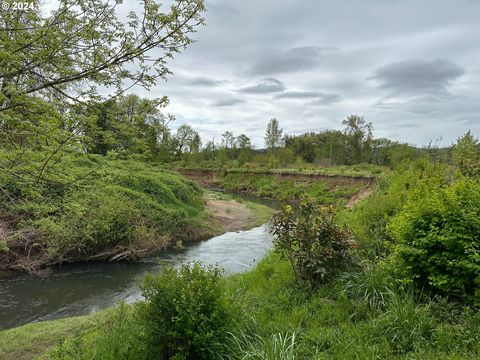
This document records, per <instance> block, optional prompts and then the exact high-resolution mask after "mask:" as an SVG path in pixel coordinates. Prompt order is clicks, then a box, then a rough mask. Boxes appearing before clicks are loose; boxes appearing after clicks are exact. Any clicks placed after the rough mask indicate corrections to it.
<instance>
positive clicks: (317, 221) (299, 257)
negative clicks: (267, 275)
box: [272, 201, 352, 283]
mask: <svg viewBox="0 0 480 360" xmlns="http://www.w3.org/2000/svg"><path fill="white" fill-rule="evenodd" d="M272 233H273V234H274V235H276V239H275V240H274V248H275V251H276V252H278V253H279V254H280V255H281V256H282V257H283V258H285V259H288V260H289V261H290V263H291V264H292V267H293V270H294V272H295V275H296V277H297V279H300V280H307V281H310V282H312V283H321V282H326V281H328V280H329V279H330V278H332V277H333V276H334V275H335V274H337V273H338V272H339V271H341V270H342V269H343V268H344V267H345V266H346V265H347V264H349V263H351V261H352V256H351V253H350V251H349V250H350V248H351V246H352V242H351V234H350V232H349V231H347V230H344V229H342V228H341V227H340V226H339V225H338V224H337V223H336V221H335V208H334V207H333V206H328V207H322V206H320V205H318V204H316V203H314V202H311V201H305V202H302V203H300V204H298V205H296V206H295V207H294V208H292V206H286V207H285V208H284V209H283V210H282V211H281V212H279V213H278V214H277V215H275V216H274V218H273V227H272Z"/></svg>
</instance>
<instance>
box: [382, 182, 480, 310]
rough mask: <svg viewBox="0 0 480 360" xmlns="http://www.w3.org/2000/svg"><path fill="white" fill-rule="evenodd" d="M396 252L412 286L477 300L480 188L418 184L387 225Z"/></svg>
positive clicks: (479, 290)
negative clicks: (411, 281)
mask: <svg viewBox="0 0 480 360" xmlns="http://www.w3.org/2000/svg"><path fill="white" fill-rule="evenodd" d="M389 228H390V231H391V234H392V236H393V237H394V238H395V240H396V242H397V244H396V246H395V250H394V253H395V255H396V256H398V257H399V258H400V259H401V260H402V261H403V263H404V264H405V266H406V267H407V269H408V270H409V271H410V272H411V275H412V276H413V279H414V281H415V283H416V284H418V285H419V286H420V287H426V288H428V289H430V290H432V291H434V292H437V293H440V294H442V295H448V296H452V297H458V298H461V299H464V300H469V301H472V300H473V301H475V302H477V303H479V302H480V248H479V244H478V234H479V233H480V184H479V183H478V181H475V180H472V179H460V180H458V181H457V182H455V183H454V184H451V185H449V186H446V187H444V186H438V185H435V184H433V185H432V184H429V183H426V184H422V185H421V186H419V187H418V188H417V189H416V190H415V191H414V192H413V194H412V196H411V197H410V198H409V200H408V202H407V203H406V205H405V206H404V208H403V209H402V211H401V212H399V213H398V214H397V216H395V218H394V219H393V220H392V222H391V224H390V227H389Z"/></svg>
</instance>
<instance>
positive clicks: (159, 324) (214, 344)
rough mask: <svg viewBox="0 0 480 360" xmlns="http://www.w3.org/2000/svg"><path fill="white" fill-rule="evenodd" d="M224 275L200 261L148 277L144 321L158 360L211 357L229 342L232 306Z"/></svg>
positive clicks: (145, 288)
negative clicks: (223, 284) (228, 297)
mask: <svg viewBox="0 0 480 360" xmlns="http://www.w3.org/2000/svg"><path fill="white" fill-rule="evenodd" d="M220 278H221V271H220V269H219V268H216V267H207V268H205V267H202V266H200V265H199V264H198V263H194V264H192V265H182V266H181V267H180V268H178V269H176V268H174V267H172V266H166V267H164V268H162V270H161V271H160V273H159V274H158V275H151V274H150V275H147V276H146V278H145V280H144V283H143V287H142V290H143V296H144V297H145V299H146V303H145V304H144V309H143V318H144V321H145V325H146V333H147V339H148V340H147V342H148V346H149V350H150V352H151V354H150V358H155V359H172V358H173V359H212V358H214V357H215V355H216V354H218V353H219V352H220V351H221V350H222V348H223V345H222V344H224V343H225V340H226V334H227V331H228V327H229V325H230V321H231V319H232V314H233V312H232V308H231V307H230V304H229V302H228V301H227V300H226V297H225V295H224V292H223V291H222V287H221V285H220V283H219V280H220Z"/></svg>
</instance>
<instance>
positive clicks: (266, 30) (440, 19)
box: [124, 0, 480, 147]
mask: <svg viewBox="0 0 480 360" xmlns="http://www.w3.org/2000/svg"><path fill="white" fill-rule="evenodd" d="M124 4H125V6H130V7H131V5H128V4H129V2H126V1H124ZM206 6H207V8H208V11H207V12H206V14H205V17H206V24H207V26H205V27H201V28H198V32H197V33H196V34H194V37H195V39H196V40H197V41H196V42H195V43H193V44H191V45H190V46H189V47H188V48H187V49H186V50H183V51H181V53H179V54H176V55H175V58H174V59H172V60H169V66H170V67H171V70H172V72H173V73H174V74H175V75H174V76H172V77H170V78H169V79H168V81H167V82H166V83H163V82H160V83H159V84H158V85H157V86H155V87H152V88H151V89H150V91H148V92H147V91H143V92H142V91H141V90H139V89H138V88H137V89H134V90H132V91H131V92H135V93H137V94H138V95H140V96H148V97H154V96H155V97H158V96H163V95H168V96H169V97H170V104H169V105H168V107H167V109H165V111H166V112H169V113H172V114H175V115H176V116H177V119H178V121H175V122H174V124H172V126H177V124H180V123H182V122H188V123H190V124H191V125H192V126H193V127H194V128H195V129H197V131H199V132H200V134H201V135H202V136H203V137H205V138H208V139H211V138H213V137H215V138H216V139H218V138H219V137H220V136H221V134H222V133H223V132H224V131H226V130H229V131H233V132H234V133H235V134H237V135H238V134H240V133H245V134H247V135H248V136H249V137H250V138H251V139H252V142H253V143H255V144H256V145H257V147H263V146H264V144H263V143H264V140H263V138H264V133H265V127H266V125H267V123H268V120H269V119H270V118H272V117H276V118H277V119H278V120H279V122H280V126H281V127H282V128H283V129H284V131H285V132H286V133H296V134H299V133H302V132H305V131H321V130H324V129H329V128H330V129H332V128H333V129H340V128H341V127H342V125H341V120H342V119H344V118H345V117H346V116H347V115H349V114H352V113H358V114H362V115H365V118H366V119H367V120H368V121H371V122H372V123H373V125H374V135H375V136H377V137H391V136H395V139H396V140H400V141H407V142H410V143H415V144H418V145H426V144H428V142H429V141H430V140H431V139H436V138H440V137H441V136H442V135H443V139H444V140H443V141H444V143H443V144H444V145H448V144H450V143H451V142H453V141H455V140H456V139H457V138H458V137H459V136H461V135H462V134H463V133H465V132H466V131H467V130H468V129H471V130H472V131H473V132H474V134H475V135H476V136H480V122H479V121H477V120H476V119H480V62H478V60H477V59H478V39H479V38H480V27H479V26H478V14H479V13H480V1H472V0H458V1H452V0H437V1H423V2H419V1H415V0H403V1H378V0H364V1H354V0H337V1H330V2H325V1H312V0H283V1H278V0H263V1H258V0H242V1H233V0H229V1H226V0H206ZM131 10H134V9H131ZM425 14H429V16H428V17H425ZM339 24H341V25H339ZM306 45H308V46H306ZM326 45H331V46H335V47H336V48H325V47H324V46H326ZM405 59H410V60H405ZM435 59H444V60H435ZM401 60H405V61H401ZM369 77H370V78H369ZM198 78H199V79H198ZM264 78H275V80H276V81H277V82H275V80H273V81H265V80H262V79H264ZM366 79H370V80H369V81H366ZM189 80H191V81H192V82H193V83H192V84H189V83H188V81H189ZM242 90H244V91H242ZM320 91H321V93H322V94H323V95H324V96H323V97H313V96H314V95H315V93H318V92H320ZM282 93H286V94H284V95H283V96H284V97H283V98H277V95H280V94H282ZM299 93H303V94H299ZM338 94H341V98H340V95H338ZM302 95H303V96H302ZM317 95H318V94H317ZM232 98H233V99H235V100H232ZM241 99H244V100H247V101H248V103H243V105H242V103H239V101H241ZM234 103H237V104H234ZM222 105H223V106H222ZM410 124H411V125H412V126H413V125H414V124H418V127H416V128H411V127H409V125H410Z"/></svg>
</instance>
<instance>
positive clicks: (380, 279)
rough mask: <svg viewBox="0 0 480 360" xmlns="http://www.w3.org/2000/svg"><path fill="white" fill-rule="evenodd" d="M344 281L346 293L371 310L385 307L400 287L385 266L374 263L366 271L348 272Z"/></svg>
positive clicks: (343, 277) (343, 278)
mask: <svg viewBox="0 0 480 360" xmlns="http://www.w3.org/2000/svg"><path fill="white" fill-rule="evenodd" d="M342 281H344V282H345V284H344V289H343V291H344V292H345V294H346V295H347V296H348V297H349V298H351V299H355V300H356V301H358V302H359V303H361V304H362V305H364V306H366V307H368V308H369V309H371V310H383V309H385V308H386V307H387V306H388V304H389V302H390V301H391V299H392V298H393V297H394V296H395V295H396V293H397V289H398V288H399V287H400V284H399V283H398V282H397V281H396V279H395V278H394V277H393V276H392V274H391V273H390V272H389V271H388V270H387V269H386V268H385V267H384V266H380V265H373V264H372V265H371V266H369V267H368V268H367V269H366V270H364V271H363V270H362V271H351V272H348V273H346V274H345V275H344V276H342Z"/></svg>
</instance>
